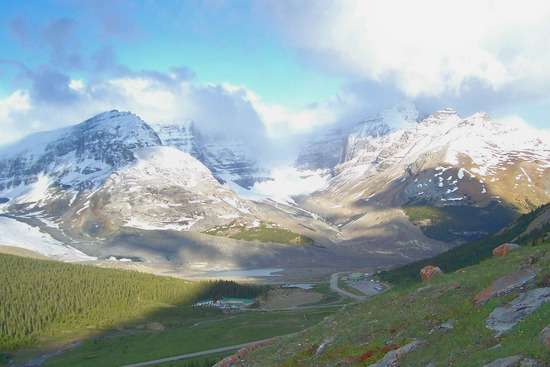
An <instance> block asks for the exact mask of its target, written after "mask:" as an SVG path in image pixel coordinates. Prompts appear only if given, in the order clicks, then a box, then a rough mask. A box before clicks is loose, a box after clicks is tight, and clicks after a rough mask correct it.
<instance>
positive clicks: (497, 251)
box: [493, 243, 520, 257]
mask: <svg viewBox="0 0 550 367" xmlns="http://www.w3.org/2000/svg"><path fill="white" fill-rule="evenodd" d="M519 247H520V246H519V245H516V244H515V243H503V244H502V245H500V246H497V247H495V248H494V249H493V256H496V257H502V256H506V255H508V254H509V253H510V252H512V251H514V250H517V249H518V248H519Z"/></svg>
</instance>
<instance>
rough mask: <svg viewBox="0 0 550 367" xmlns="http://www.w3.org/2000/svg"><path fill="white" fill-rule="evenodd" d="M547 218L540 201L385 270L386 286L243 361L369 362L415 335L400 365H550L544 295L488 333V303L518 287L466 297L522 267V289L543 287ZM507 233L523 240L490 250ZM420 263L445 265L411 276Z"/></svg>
mask: <svg viewBox="0 0 550 367" xmlns="http://www.w3.org/2000/svg"><path fill="white" fill-rule="evenodd" d="M549 223H550V206H549V205H546V206H543V207H541V208H539V209H537V210H535V211H533V212H532V213H530V214H528V215H525V216H522V217H521V218H519V219H518V220H517V221H516V222H515V223H513V224H512V225H511V226H510V227H508V228H507V229H506V230H505V231H502V232H501V233H499V234H498V235H496V236H492V237H490V238H489V239H488V240H487V241H485V242H484V241H479V242H475V243H474V244H468V245H464V246H462V247H461V248H458V249H455V250H451V251H450V252H448V253H446V254H443V255H440V256H437V257H435V258H433V259H430V260H427V261H424V262H420V263H416V264H413V265H411V266H407V267H404V268H401V269H397V270H395V271H393V272H389V273H386V274H385V276H386V279H388V278H389V279H392V280H396V281H397V282H394V287H393V288H392V289H390V290H389V291H387V292H386V293H383V294H381V295H379V296H376V297H373V298H372V299H370V300H368V301H367V302H364V303H360V304H355V305H350V306H348V307H347V308H346V309H345V310H342V311H341V312H338V313H336V314H335V315H333V316H331V317H328V318H326V319H325V320H323V321H322V322H321V323H320V324H318V325H316V326H314V327H312V328H310V329H308V330H305V331H303V332H301V333H297V334H295V335H292V336H287V337H284V338H279V339H277V340H276V341H275V342H274V343H273V344H272V345H270V346H268V347H264V348H260V349H258V350H256V351H253V352H251V353H250V354H248V355H247V356H246V357H245V359H246V361H245V363H244V364H243V365H246V366H262V367H269V366H284V367H291V366H316V367H317V366H319V367H320V366H370V365H372V364H374V363H377V362H378V361H380V360H381V359H382V358H383V357H384V356H385V355H386V354H387V353H388V352H389V351H391V350H393V349H396V348H398V347H400V346H403V345H406V344H408V343H411V342H412V341H413V340H421V341H423V344H422V345H421V346H420V347H419V348H418V349H416V350H414V351H412V352H410V353H408V354H405V355H402V356H401V357H400V359H399V365H400V366H419V367H426V366H428V365H435V366H465V367H467V366H472V367H474V366H475V367H479V366H484V365H486V364H488V363H490V362H492V361H494V360H496V359H499V358H505V357H510V356H514V355H521V356H523V357H524V358H532V359H536V360H537V361H539V362H540V363H542V364H540V365H541V366H547V365H549V366H550V349H548V348H547V347H546V346H544V345H543V343H542V341H541V340H540V333H541V331H542V329H543V328H544V327H545V326H548V325H550V302H547V303H544V304H542V306H540V307H539V308H538V309H536V311H535V312H533V313H531V314H529V315H528V316H527V317H525V318H524V319H523V320H522V321H520V322H519V323H518V324H517V325H515V326H514V327H513V328H512V329H511V330H510V331H509V332H508V333H505V334H504V335H503V336H501V337H497V336H495V334H494V333H493V332H492V331H491V330H489V329H488V328H487V327H486V326H485V321H486V319H487V318H488V316H489V314H491V312H492V311H493V310H494V309H495V308H496V307H498V306H503V305H505V304H507V303H508V302H509V301H511V300H512V299H515V298H516V297H517V295H518V294H519V293H521V292H523V291H525V289H516V290H514V291H513V292H512V293H508V294H505V295H501V296H498V297H494V298H492V299H490V300H489V301H488V302H487V303H485V304H482V305H476V304H474V302H473V300H474V297H475V296H476V295H477V294H478V293H479V292H481V291H482V290H485V289H486V288H487V287H489V286H490V285H491V284H492V283H493V282H494V281H495V280H496V279H499V278H500V277H503V276H507V275H510V274H512V273H514V272H517V271H519V270H524V269H529V270H530V271H534V272H535V273H536V278H535V279H534V281H532V282H530V283H529V284H528V286H527V288H528V289H529V288H540V287H550V238H549V233H550V232H549V229H550V228H549V226H548V224H549ZM512 239H513V240H515V241H517V242H520V243H523V244H524V245H523V246H522V247H521V248H520V249H518V250H516V251H513V252H511V253H510V254H509V255H508V256H505V257H492V256H491V250H492V249H493V248H494V247H496V245H498V244H500V242H502V241H504V240H512ZM428 263H430V264H435V265H439V266H441V267H443V268H444V269H446V270H447V271H446V273H445V274H442V275H439V276H436V277H435V278H434V279H432V280H431V281H430V282H428V283H420V282H418V281H415V280H417V273H416V272H417V271H418V270H420V267H421V266H423V264H428ZM472 264H473V265H472ZM388 275H391V277H389V276H388ZM403 279H404V280H403ZM443 325H451V327H449V328H447V327H444V326H443Z"/></svg>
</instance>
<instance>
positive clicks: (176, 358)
mask: <svg viewBox="0 0 550 367" xmlns="http://www.w3.org/2000/svg"><path fill="white" fill-rule="evenodd" d="M267 340H269V339H263V340H257V341H254V342H249V343H244V344H238V345H231V346H229V347H222V348H215V349H209V350H204V351H202V352H195V353H188V354H180V355H179V356H173V357H167V358H161V359H155V360H154V361H147V362H140V363H133V364H127V365H125V366H122V367H145V366H152V365H156V364H160V363H166V362H174V361H181V360H183V359H190V358H196V357H204V356H207V355H210V354H217V353H223V352H232V351H234V350H237V349H241V348H244V347H247V346H249V345H252V344H256V343H261V342H264V341H267Z"/></svg>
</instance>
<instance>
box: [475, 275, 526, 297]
mask: <svg viewBox="0 0 550 367" xmlns="http://www.w3.org/2000/svg"><path fill="white" fill-rule="evenodd" d="M535 277H536V273H535V272H533V271H531V270H520V271H517V272H515V273H512V274H508V275H506V276H503V277H501V278H498V279H497V280H495V281H494V282H493V284H491V285H490V286H489V287H487V288H485V289H484V290H482V291H481V292H479V293H478V294H477V295H476V296H475V297H474V303H475V304H476V305H481V304H484V303H485V302H487V301H489V300H490V299H492V298H494V297H499V296H502V295H505V294H508V293H510V292H512V291H513V290H515V289H518V288H520V287H523V286H524V285H526V284H527V283H529V282H530V281H532V280H534V279H535Z"/></svg>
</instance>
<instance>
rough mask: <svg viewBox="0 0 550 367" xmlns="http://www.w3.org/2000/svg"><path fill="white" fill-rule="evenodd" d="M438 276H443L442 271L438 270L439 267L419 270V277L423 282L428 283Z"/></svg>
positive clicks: (426, 267)
mask: <svg viewBox="0 0 550 367" xmlns="http://www.w3.org/2000/svg"><path fill="white" fill-rule="evenodd" d="M440 274H443V271H442V270H441V269H440V268H439V266H434V265H428V266H425V267H423V268H422V269H421V270H420V277H421V278H422V281H423V282H426V281H429V280H431V279H432V278H433V277H435V276H437V275H440Z"/></svg>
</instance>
